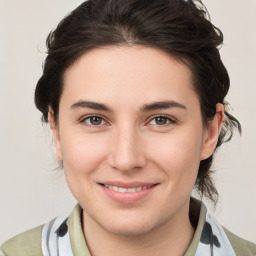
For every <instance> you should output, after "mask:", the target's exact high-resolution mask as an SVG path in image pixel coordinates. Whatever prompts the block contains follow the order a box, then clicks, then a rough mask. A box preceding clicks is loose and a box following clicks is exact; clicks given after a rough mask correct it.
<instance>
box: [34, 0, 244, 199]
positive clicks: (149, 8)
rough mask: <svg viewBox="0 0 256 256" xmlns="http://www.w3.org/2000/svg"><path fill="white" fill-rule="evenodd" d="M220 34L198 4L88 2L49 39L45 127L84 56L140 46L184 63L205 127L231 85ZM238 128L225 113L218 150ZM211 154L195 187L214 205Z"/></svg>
mask: <svg viewBox="0 0 256 256" xmlns="http://www.w3.org/2000/svg"><path fill="white" fill-rule="evenodd" d="M222 42H223V35H222V32H221V31H220V30H219V29H218V28H216V27H215V26H214V25H213V24H212V23H211V22H210V20H209V15H208V12H207V10H206V8H205V6H204V5H203V4H202V2H201V1H200V0H198V1H195V0H194V1H193V0H88V1H86V2H84V3H82V4H81V5H80V6H79V7H78V8H76V9H75V10H74V11H72V12H71V13H70V14H69V15H68V16H66V17H65V18H64V19H63V20H62V21H61V22H60V23H59V25H58V26H57V28H56V29H55V30H54V31H52V32H51V33H50V34H49V36H48V38H47V48H48V55H47V58H46V60H45V64H44V69H43V75H42V77H41V78H40V79H39V81H38V83H37V87H36V91H35V104H36V106H37V108H38V109H39V110H40V111H41V112H42V114H43V121H45V122H48V108H49V106H51V107H52V109H53V111H54V115H55V120H56V122H57V120H58V110H59V101H60V97H61V93H62V90H63V76H64V73H65V71H66V70H67V69H68V68H69V67H70V66H71V65H72V64H73V63H74V62H75V61H76V60H77V59H78V58H79V57H80V56H81V55H82V54H84V53H85V52H88V51H90V50H91V49H95V48H98V47H101V46H109V45H125V46H132V45H143V46H147V47H155V48H158V49H161V50H163V51H165V52H167V53H168V54H170V55H172V56H174V57H175V58H177V59H178V60H181V61H183V62H184V63H185V64H186V65H187V66H188V67H189V68H190V70H191V71H192V73H193V84H194V87H195V90H196V91H197V93H198V95H199V98H200V105H201V113H202V119H203V123H204V125H207V122H208V121H209V120H211V119H212V118H213V117H214V115H215V112H216V104H217V103H222V104H224V106H225V109H226V106H227V104H226V103H225V101H224V98H225V96H226V95H227V92H228V90H229V86H230V80H229V76H228V73H227V70H226V68H225V66H224V65H223V63H222V61H221V58H220V54H219V50H218V47H219V46H220V45H221V44H222ZM234 128H238V130H239V131H240V132H241V126H240V123H239V122H238V120H237V119H235V118H234V117H233V116H232V115H231V114H229V113H228V112H227V109H226V111H225V119H224V125H223V128H222V130H221V133H220V136H219V140H218V143H217V146H216V148H218V147H219V146H220V145H221V144H222V143H223V142H225V141H228V140H230V139H231V138H232V135H233V129H234ZM212 161H213V155H212V156H211V157H209V158H208V159H205V160H202V161H201V163H200V167H199V170H198V177H197V181H196V184H195V187H196V189H197V190H198V192H199V194H201V196H203V195H204V196H206V197H208V198H209V199H210V200H212V201H213V202H215V203H216V202H217V198H218V192H217V190H216V188H215V186H214V183H213V181H212V178H211V170H210V167H211V164H212Z"/></svg>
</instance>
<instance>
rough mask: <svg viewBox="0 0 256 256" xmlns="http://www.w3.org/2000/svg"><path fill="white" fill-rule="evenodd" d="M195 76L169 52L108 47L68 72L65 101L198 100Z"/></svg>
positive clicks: (143, 102)
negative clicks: (192, 98)
mask: <svg viewBox="0 0 256 256" xmlns="http://www.w3.org/2000/svg"><path fill="white" fill-rule="evenodd" d="M191 77H192V74H191V71H190V70H189V68H188V67H187V66H186V65H185V64H184V63H182V62H180V61H178V60H176V59H175V58H174V57H172V56H170V55H168V54H166V53H165V52H163V51H161V50H159V49H155V48H150V47H144V46H133V47H125V46H122V47H114V46H113V47H105V48H98V49H94V50H91V51H89V52H88V53H85V54H84V55H83V56H82V57H80V58H79V59H78V60H77V61H76V62H75V63H74V64H73V65H72V66H71V67H70V68H69V70H68V71H67V72H66V74H65V77H64V90H63V95H62V97H61V101H62V100H63V99H65V100H70V101H75V100H79V98H80V99H83V98H85V99H88V100H93V101H99V102H103V103H111V104H114V103H120V104H122V105H123V104H125V103H130V102H131V101H132V102H133V106H135V105H136V103H138V104H140V103H141V104H145V103H147V102H151V101H161V100H175V101H179V102H180V103H183V104H184V103H185V102H186V101H187V100H188V99H189V98H191V97H194V98H197V95H196V94H195V92H194V87H193V85H192V78H191Z"/></svg>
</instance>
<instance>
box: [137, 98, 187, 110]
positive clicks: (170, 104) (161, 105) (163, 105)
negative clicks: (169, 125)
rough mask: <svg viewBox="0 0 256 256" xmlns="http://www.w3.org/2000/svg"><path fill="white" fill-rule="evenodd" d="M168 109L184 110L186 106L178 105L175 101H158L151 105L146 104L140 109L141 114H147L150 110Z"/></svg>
mask: <svg viewBox="0 0 256 256" xmlns="http://www.w3.org/2000/svg"><path fill="white" fill-rule="evenodd" d="M168 108H180V109H184V110H186V109H187V108H186V106H184V105H182V104H180V103H179V102H177V101H174V100H170V101H158V102H153V103H151V104H146V105H144V106H143V107H142V108H141V112H147V111H152V110H160V109H168Z"/></svg>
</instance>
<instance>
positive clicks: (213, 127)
mask: <svg viewBox="0 0 256 256" xmlns="http://www.w3.org/2000/svg"><path fill="white" fill-rule="evenodd" d="M223 118H224V106H223V104H220V103H218V104H217V105H216V114H215V116H214V118H213V119H212V120H211V121H209V122H208V124H207V127H206V128H205V132H204V138H203V141H202V149H201V160H204V159H207V158H208V157H210V156H211V155H212V154H213V152H214V150H215V148H216V145H217V142H218V138H219V134H220V131H221V127H222V123H223Z"/></svg>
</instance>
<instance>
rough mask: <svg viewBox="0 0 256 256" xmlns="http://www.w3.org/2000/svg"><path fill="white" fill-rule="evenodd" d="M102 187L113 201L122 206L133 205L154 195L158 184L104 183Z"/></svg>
mask: <svg viewBox="0 0 256 256" xmlns="http://www.w3.org/2000/svg"><path fill="white" fill-rule="evenodd" d="M100 185H101V187H102V189H103V191H104V192H105V194H106V195H107V196H108V197H109V198H111V199H112V200H114V201H116V202H118V203H122V204H133V203H136V202H138V201H140V200H142V199H143V198H146V197H147V196H149V195H150V194H152V192H153V191H154V189H155V187H157V185H158V183H145V182H132V183H123V182H104V183H100Z"/></svg>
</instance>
